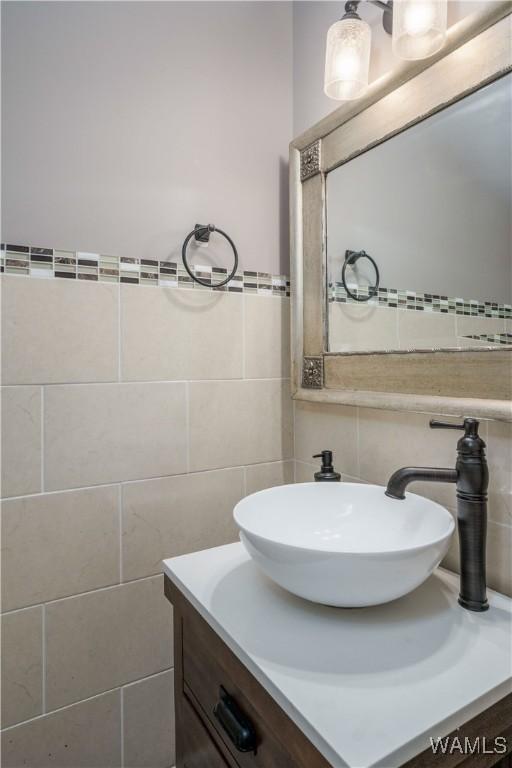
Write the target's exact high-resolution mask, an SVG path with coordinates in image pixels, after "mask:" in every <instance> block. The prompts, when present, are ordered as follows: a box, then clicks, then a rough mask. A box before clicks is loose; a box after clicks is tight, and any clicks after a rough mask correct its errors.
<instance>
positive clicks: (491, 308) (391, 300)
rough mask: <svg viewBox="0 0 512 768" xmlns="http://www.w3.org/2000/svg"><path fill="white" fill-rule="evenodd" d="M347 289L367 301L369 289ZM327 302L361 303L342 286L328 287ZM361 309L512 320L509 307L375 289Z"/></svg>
mask: <svg viewBox="0 0 512 768" xmlns="http://www.w3.org/2000/svg"><path fill="white" fill-rule="evenodd" d="M349 288H350V290H351V292H352V293H353V294H354V295H355V296H359V297H361V298H367V297H368V295H369V290H370V289H369V288H366V287H364V288H359V287H357V286H352V285H349ZM329 302H339V303H341V304H361V302H358V301H357V300H356V299H353V298H351V297H350V296H349V295H348V294H347V292H346V290H345V288H344V287H343V285H342V283H335V284H334V285H333V284H332V283H331V284H329ZM365 306H379V307H391V308H398V309H412V310H418V311H420V312H421V311H422V312H440V313H442V314H452V315H466V316H469V317H493V318H500V319H506V320H510V319H512V304H499V303H498V302H494V301H478V300H477V299H464V298H459V297H457V298H455V297H451V296H441V295H438V294H434V293H418V292H416V291H408V290H406V289H401V288H379V292H378V295H377V296H372V297H371V298H370V299H369V300H368V301H366V302H365ZM503 343H509V342H503Z"/></svg>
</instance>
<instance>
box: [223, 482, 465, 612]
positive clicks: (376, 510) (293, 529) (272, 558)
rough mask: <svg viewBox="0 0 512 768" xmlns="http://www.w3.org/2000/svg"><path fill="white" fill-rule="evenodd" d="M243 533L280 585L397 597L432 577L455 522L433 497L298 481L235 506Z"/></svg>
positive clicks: (374, 598) (316, 595) (363, 602)
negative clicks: (401, 496) (401, 498)
mask: <svg viewBox="0 0 512 768" xmlns="http://www.w3.org/2000/svg"><path fill="white" fill-rule="evenodd" d="M234 518H235V521H236V523H237V525H238V527H239V529H240V539H241V541H242V542H243V544H244V546H245V548H246V549H247V551H248V553H249V554H250V555H251V557H252V558H253V559H254V561H255V562H256V563H257V564H258V565H259V567H260V568H261V569H262V570H263V571H264V572H265V573H266V574H267V575H268V576H269V577H270V578H271V579H273V581H275V582H277V584H279V585H280V586H281V587H284V588H285V589H287V590H289V591H290V592H293V593H294V594H296V595H299V596H300V597H304V598H306V599H307V600H312V601H313V602H315V603H324V604H326V605H336V606H344V607H357V606H359V607H360V606H367V605H378V604H379V603H387V602H388V601H390V600H395V599H396V598H398V597H401V596H402V595H405V594H407V592H410V591H411V590H413V589H415V588H416V587H418V586H419V585H420V584H422V582H424V581H425V579H426V578H427V577H428V576H430V574H431V573H432V571H433V570H434V568H436V567H437V566H438V565H439V563H440V562H441V560H442V559H443V557H444V555H445V554H446V552H447V550H448V546H449V543H450V539H451V536H452V534H453V531H454V528H455V523H454V520H453V518H452V516H451V514H450V513H449V512H448V511H447V510H446V509H444V507H441V506H440V505H439V504H436V503H435V502H433V501H429V500H428V499H425V498H423V497H422V496H417V495H416V494H413V493H409V492H407V493H406V498H405V500H404V501H398V500H396V499H390V498H388V497H387V496H385V494H384V488H383V487H381V486H378V485H361V484H357V483H336V482H334V483H298V484H295V485H281V486H278V487H276V488H269V489H267V490H265V491H260V492H259V493H254V494H252V495H251V496H247V497H246V498H245V499H242V501H240V502H239V503H238V504H237V505H236V507H235V510H234Z"/></svg>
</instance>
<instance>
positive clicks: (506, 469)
mask: <svg viewBox="0 0 512 768" xmlns="http://www.w3.org/2000/svg"><path fill="white" fill-rule="evenodd" d="M484 437H485V442H486V443H487V461H488V464H489V517H490V519H491V520H494V521H495V522H498V523H506V524H508V525H512V424H505V423H504V422H499V421H489V422H488V425H487V435H486V436H484Z"/></svg>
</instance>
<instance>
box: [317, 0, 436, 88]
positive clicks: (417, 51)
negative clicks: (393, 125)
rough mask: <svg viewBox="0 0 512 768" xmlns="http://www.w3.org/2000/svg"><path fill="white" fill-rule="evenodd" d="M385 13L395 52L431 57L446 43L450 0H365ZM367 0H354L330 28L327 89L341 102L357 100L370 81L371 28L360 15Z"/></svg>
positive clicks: (350, 1)
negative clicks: (383, 0) (362, 4)
mask: <svg viewBox="0 0 512 768" xmlns="http://www.w3.org/2000/svg"><path fill="white" fill-rule="evenodd" d="M365 1H366V2H369V3H371V4H372V5H376V6H377V7H378V8H380V9H381V10H382V12H383V14H382V24H383V27H384V29H385V30H386V32H387V33H388V34H390V35H391V34H392V36H393V43H392V45H393V52H394V53H395V54H396V55H397V56H398V57H399V58H402V59H426V58H428V57H429V56H432V55H433V54H434V53H435V52H436V51H438V50H439V49H440V48H441V46H442V45H443V43H444V40H445V37H446V26H447V5H448V0H388V1H387V2H382V0H365ZM361 2H363V0H348V2H346V3H345V13H344V14H343V16H342V17H341V19H340V20H339V21H336V22H335V23H334V24H333V25H332V26H331V27H330V28H329V31H328V32H327V46H326V53H325V79H324V91H325V93H326V95H327V96H329V98H331V99H336V100H337V101H348V100H351V99H357V98H359V97H360V96H362V94H363V93H364V91H365V90H366V88H367V86H368V72H369V69H370V49H371V28H370V25H369V24H368V22H366V21H364V19H362V18H361V17H360V16H359V14H358V8H359V4H360V3H361Z"/></svg>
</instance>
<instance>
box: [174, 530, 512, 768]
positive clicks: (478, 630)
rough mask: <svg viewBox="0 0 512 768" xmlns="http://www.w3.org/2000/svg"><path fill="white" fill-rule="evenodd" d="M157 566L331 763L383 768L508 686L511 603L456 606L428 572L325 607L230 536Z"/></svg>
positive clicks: (495, 599)
mask: <svg viewBox="0 0 512 768" xmlns="http://www.w3.org/2000/svg"><path fill="white" fill-rule="evenodd" d="M164 572H165V573H166V574H167V576H169V578H170V579H171V580H172V581H173V582H174V583H175V584H176V585H177V586H178V587H179V589H180V590H181V591H182V592H183V593H184V594H185V596H186V597H187V598H188V599H189V601H190V602H191V603H192V605H193V606H194V607H195V608H196V609H197V610H198V612H199V613H200V614H201V616H202V617H203V618H204V619H205V620H206V621H207V622H208V624H210V626H211V627H212V628H213V629H214V630H215V631H216V632H217V633H218V634H219V635H220V637H221V638H222V639H223V640H224V642H225V643H226V645H228V647H229V648H230V649H231V650H232V651H233V653H234V654H235V655H236V656H237V657H238V658H239V659H240V661H242V663H243V664H244V665H245V666H246V667H247V668H248V669H249V670H250V671H251V672H252V674H253V675H254V676H255V677H256V678H257V680H258V681H259V682H260V683H261V685H262V686H263V687H264V688H265V689H266V690H267V691H268V692H269V693H270V694H271V695H272V697H273V698H274V699H275V700H276V701H277V702H278V703H279V705H280V706H281V707H282V708H283V709H284V711H285V712H286V713H287V714H288V715H289V717H290V718H291V719H292V720H293V721H294V722H295V723H296V724H297V725H298V726H299V728H300V729H301V730H302V731H303V732H304V733H305V735H306V736H307V737H308V739H309V740H310V741H311V742H312V743H313V744H314V745H315V746H316V747H317V749H318V750H319V751H320V752H321V753H322V754H323V755H324V757H325V758H326V759H327V760H328V761H329V762H330V763H331V764H332V765H333V766H336V768H339V767H341V766H343V768H346V767H347V766H350V768H369V767H370V766H385V768H395V766H399V765H402V763H404V762H405V761H406V760H409V759H410V758H411V757H414V756H415V755H417V754H419V753H420V752H421V751H423V750H424V749H426V748H428V747H429V746H430V741H429V737H430V736H432V737H434V738H435V737H437V736H443V735H446V734H447V733H449V732H450V731H451V730H452V729H453V728H455V727H457V726H458V725H460V724H461V723H464V722H466V721H467V720H469V719H471V718H472V717H474V716H475V715H477V714H479V713H480V712H482V711H483V710H484V709H486V708H487V707H489V706H491V705H492V704H494V703H495V702H496V701H498V700H499V699H501V698H502V697H503V696H505V695H506V694H507V693H509V692H510V691H511V690H512V600H511V599H509V598H507V597H504V596H503V595H499V594H497V593H495V592H491V591H489V595H488V597H489V603H490V606H491V607H490V609H489V611H487V612H485V613H472V612H470V611H466V610H464V609H463V608H461V607H460V606H459V605H458V604H457V595H458V577H457V576H456V575H454V574H452V573H451V572H449V571H444V570H442V569H438V570H437V571H436V573H435V574H434V575H433V576H431V577H430V578H429V579H428V580H427V581H426V582H425V584H423V585H422V586H421V587H419V588H418V589H417V590H415V591H414V592H412V593H410V594H409V595H407V596H406V597H403V598H401V599H400V600H396V601H394V602H393V603H388V604H387V605H382V606H376V607H374V608H352V609H344V608H329V607H326V606H321V605H315V604H313V603H309V602H307V601H305V600H302V599H300V598H298V597H294V596H293V595H291V594H289V593H287V592H285V591H284V590H282V589H281V588H280V587H278V586H276V585H274V584H273V582H271V581H270V580H269V579H268V578H267V577H266V576H264V575H263V574H262V573H261V572H260V571H259V570H258V569H257V567H256V565H255V564H254V563H253V562H252V560H251V559H250V558H249V556H248V555H247V554H246V552H245V550H244V548H243V546H242V544H228V545H227V546H224V547H216V548H215V549H208V550H205V551H203V552H194V553H192V554H190V555H182V556H181V557H174V558H172V559H170V560H165V561H164Z"/></svg>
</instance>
